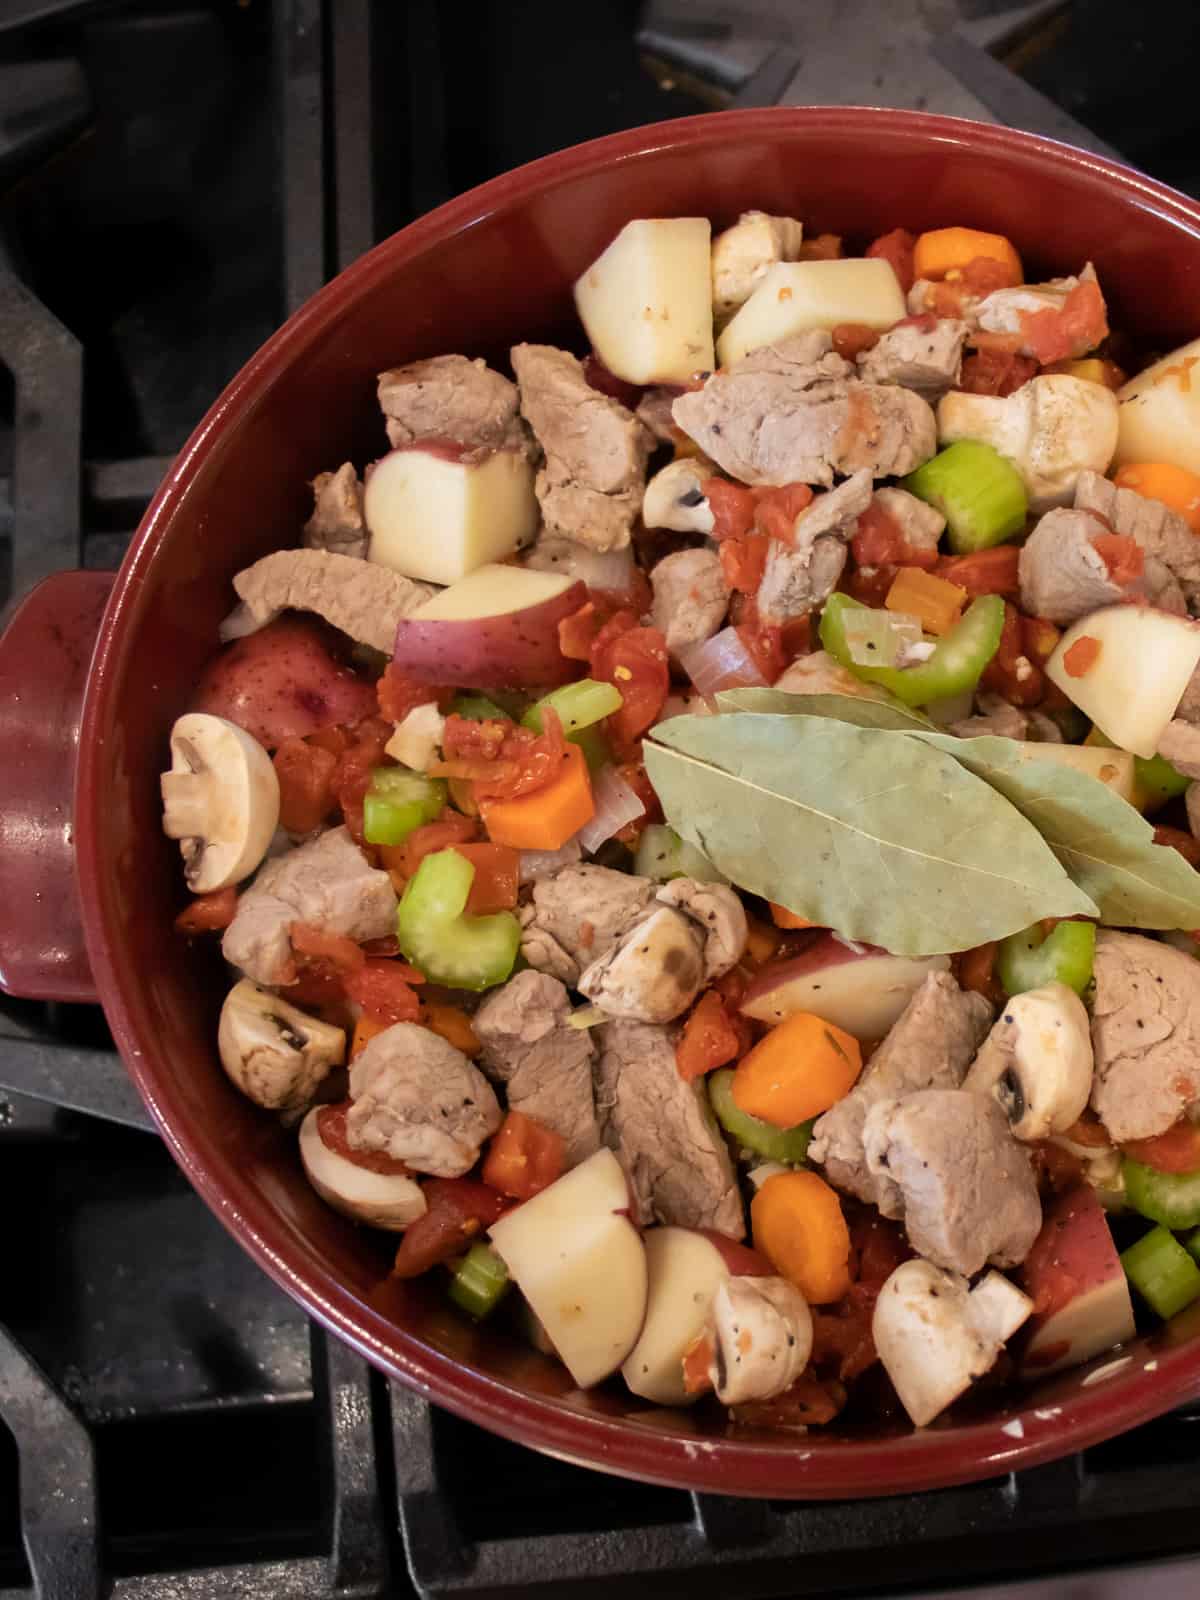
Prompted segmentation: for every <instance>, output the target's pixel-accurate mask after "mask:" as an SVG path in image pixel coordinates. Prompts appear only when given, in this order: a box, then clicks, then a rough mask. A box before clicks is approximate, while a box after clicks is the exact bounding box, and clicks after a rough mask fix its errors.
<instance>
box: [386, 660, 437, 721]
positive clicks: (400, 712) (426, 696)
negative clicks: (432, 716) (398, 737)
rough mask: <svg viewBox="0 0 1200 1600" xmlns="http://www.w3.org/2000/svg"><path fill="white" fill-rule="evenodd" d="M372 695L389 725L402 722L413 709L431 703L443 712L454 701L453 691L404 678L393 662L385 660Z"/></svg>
mask: <svg viewBox="0 0 1200 1600" xmlns="http://www.w3.org/2000/svg"><path fill="white" fill-rule="evenodd" d="M375 695H376V698H377V699H378V701H379V714H380V716H382V717H386V718H387V720H388V721H389V722H403V721H404V719H405V717H406V716H407V715H408V713H409V712H410V711H412V710H414V709H415V708H416V707H417V706H427V705H431V704H435V705H437V706H439V707H440V708H441V709H443V710H444V709H445V708H446V706H448V705H449V703H450V701H451V700H452V699H453V698H454V690H453V689H450V688H435V687H433V686H432V685H430V684H428V683H418V682H417V681H416V679H415V678H408V677H405V675H404V673H403V672H401V671H400V669H399V668H398V667H397V666H396V663H395V662H394V661H389V662H388V664H387V666H386V667H385V668H384V671H383V675H382V676H381V677H380V679H379V681H378V682H377V683H376V685H375Z"/></svg>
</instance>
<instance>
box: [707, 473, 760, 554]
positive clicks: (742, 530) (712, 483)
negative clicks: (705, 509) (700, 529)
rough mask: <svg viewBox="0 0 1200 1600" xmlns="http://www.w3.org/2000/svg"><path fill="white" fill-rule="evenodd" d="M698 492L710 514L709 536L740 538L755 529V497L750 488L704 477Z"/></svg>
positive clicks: (720, 479) (719, 538)
mask: <svg viewBox="0 0 1200 1600" xmlns="http://www.w3.org/2000/svg"><path fill="white" fill-rule="evenodd" d="M700 490H701V493H702V494H703V495H704V498H705V499H706V500H707V501H708V504H709V509H710V510H711V511H712V514H713V530H712V537H713V538H714V539H717V540H721V539H743V538H745V536H746V534H748V533H749V532H750V530H751V528H753V526H754V508H755V498H754V494H753V492H752V491H751V490H750V489H745V488H743V487H742V485H741V484H740V483H730V482H729V480H728V479H727V478H705V480H704V482H703V483H702V484H701V485H700Z"/></svg>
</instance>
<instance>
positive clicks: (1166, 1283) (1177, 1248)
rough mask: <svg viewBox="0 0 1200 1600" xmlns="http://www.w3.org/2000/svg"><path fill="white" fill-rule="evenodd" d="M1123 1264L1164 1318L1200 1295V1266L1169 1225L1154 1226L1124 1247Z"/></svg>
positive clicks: (1133, 1280)
mask: <svg viewBox="0 0 1200 1600" xmlns="http://www.w3.org/2000/svg"><path fill="white" fill-rule="evenodd" d="M1121 1265H1122V1266H1123V1267H1124V1268H1125V1276H1126V1277H1127V1278H1128V1279H1129V1281H1130V1283H1131V1284H1132V1285H1133V1287H1134V1288H1135V1289H1136V1290H1137V1292H1138V1293H1139V1294H1140V1295H1141V1297H1142V1299H1143V1300H1144V1301H1145V1302H1146V1304H1147V1305H1148V1306H1149V1307H1150V1309H1151V1310H1152V1311H1156V1312H1157V1313H1158V1315H1159V1316H1160V1317H1162V1318H1164V1319H1165V1318H1167V1317H1173V1316H1174V1315H1175V1313H1176V1312H1177V1311H1182V1310H1183V1308H1184V1306H1190V1305H1191V1303H1192V1301H1193V1300H1195V1299H1197V1298H1200V1267H1198V1266H1197V1265H1196V1263H1195V1262H1194V1261H1193V1260H1192V1258H1191V1256H1190V1255H1189V1254H1188V1253H1187V1251H1186V1250H1185V1249H1184V1248H1183V1246H1182V1245H1181V1244H1180V1242H1179V1240H1178V1239H1176V1238H1175V1237H1174V1236H1173V1235H1172V1234H1170V1233H1168V1232H1167V1230H1166V1229H1165V1228H1162V1227H1159V1228H1151V1230H1150V1232H1149V1233H1147V1234H1146V1235H1144V1237H1142V1238H1141V1239H1139V1240H1138V1241H1137V1243H1136V1244H1131V1245H1130V1246H1129V1248H1128V1250H1122V1252H1121Z"/></svg>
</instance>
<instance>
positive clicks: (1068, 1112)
mask: <svg viewBox="0 0 1200 1600" xmlns="http://www.w3.org/2000/svg"><path fill="white" fill-rule="evenodd" d="M1092 1067H1093V1059H1092V1035H1091V1023H1090V1021H1089V1019H1088V1014H1087V1011H1086V1010H1085V1009H1084V1005H1083V1001H1082V1000H1080V998H1079V996H1078V995H1077V994H1076V993H1075V991H1074V990H1073V989H1069V988H1067V986H1066V985H1065V984H1062V983H1047V984H1043V985H1042V986H1041V988H1038V989H1027V990H1026V991H1025V992H1024V993H1023V994H1018V995H1014V996H1013V998H1012V999H1011V1000H1009V1001H1008V1003H1007V1004H1006V1005H1005V1006H1004V1007H1003V1009H1002V1010H1001V1012H1000V1015H999V1017H998V1018H997V1019H996V1022H995V1024H994V1026H993V1028H992V1031H991V1033H989V1034H988V1036H987V1038H986V1039H985V1040H984V1042H983V1045H982V1046H981V1048H980V1051H979V1054H978V1055H977V1056H976V1058H975V1061H974V1063H973V1064H972V1066H971V1070H970V1071H969V1072H968V1074H967V1076H966V1080H965V1081H964V1083H963V1088H964V1089H971V1090H973V1091H975V1092H976V1093H979V1094H990V1095H992V1096H993V1098H994V1099H995V1100H997V1101H998V1102H999V1104H1000V1107H1001V1109H1002V1110H1003V1111H1004V1112H1005V1114H1006V1116H1007V1117H1008V1119H1009V1122H1010V1123H1011V1125H1012V1131H1013V1133H1014V1134H1015V1135H1016V1137H1017V1138H1018V1139H1025V1140H1030V1139H1045V1138H1048V1137H1049V1135H1050V1134H1052V1133H1063V1132H1065V1130H1066V1129H1067V1128H1069V1127H1071V1126H1072V1125H1073V1124H1074V1123H1075V1122H1077V1121H1078V1120H1079V1118H1080V1117H1081V1116H1082V1115H1083V1112H1084V1108H1085V1107H1086V1106H1087V1103H1088V1096H1089V1095H1090V1093H1091V1088H1092Z"/></svg>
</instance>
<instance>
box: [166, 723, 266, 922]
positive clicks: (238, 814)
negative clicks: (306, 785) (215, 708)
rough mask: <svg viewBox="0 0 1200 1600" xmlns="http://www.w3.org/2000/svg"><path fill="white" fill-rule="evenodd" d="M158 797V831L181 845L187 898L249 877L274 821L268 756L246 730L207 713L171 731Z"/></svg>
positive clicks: (225, 887) (264, 846) (262, 852)
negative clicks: (167, 768) (160, 827)
mask: <svg viewBox="0 0 1200 1600" xmlns="http://www.w3.org/2000/svg"><path fill="white" fill-rule="evenodd" d="M162 798H163V831H164V832H165V833H166V835H167V837H168V838H170V839H178V840H179V845H180V850H181V851H182V853H183V860H184V876H185V877H186V878H187V882H188V887H189V888H190V889H191V890H192V892H193V894H210V893H212V892H213V891H214V890H216V889H227V888H229V887H230V886H231V885H233V884H236V883H241V882H242V880H243V879H244V878H248V877H249V876H250V874H251V873H252V872H253V871H254V869H255V868H256V867H257V866H258V864H259V863H260V862H261V861H262V859H263V857H264V856H265V855H266V853H267V846H268V845H269V844H270V842H271V839H272V836H273V835H274V833H275V829H276V827H277V825H278V823H279V780H278V778H277V777H276V775H275V768H274V766H273V765H272V764H271V758H270V756H268V754H267V752H266V751H265V750H264V749H263V747H262V745H261V744H259V742H258V740H257V739H255V738H252V737H251V735H250V734H248V733H247V732H246V731H245V729H243V728H239V727H238V726H237V724H236V723H233V722H229V721H227V719H226V718H225V717H216V716H213V715H211V714H210V713H209V712H206V711H189V712H188V713H187V714H186V715H184V716H182V717H179V718H178V719H177V720H176V722H175V724H174V726H173V727H172V729H171V770H170V772H164V773H163V775H162Z"/></svg>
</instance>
